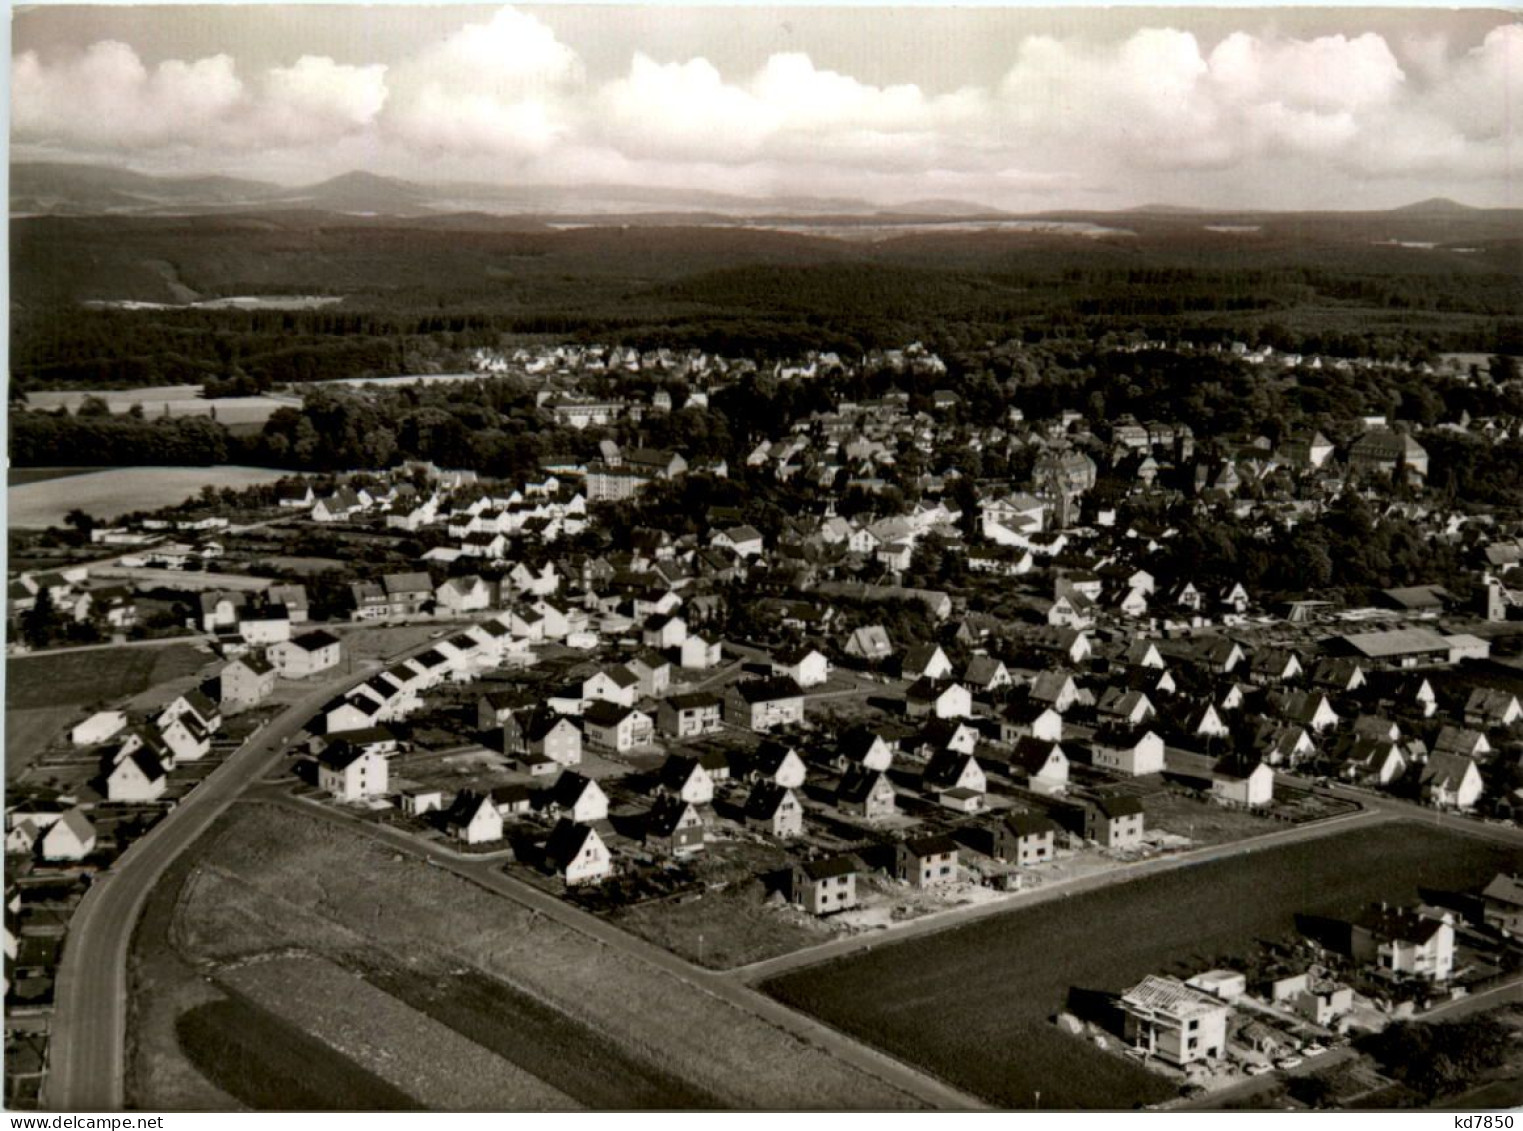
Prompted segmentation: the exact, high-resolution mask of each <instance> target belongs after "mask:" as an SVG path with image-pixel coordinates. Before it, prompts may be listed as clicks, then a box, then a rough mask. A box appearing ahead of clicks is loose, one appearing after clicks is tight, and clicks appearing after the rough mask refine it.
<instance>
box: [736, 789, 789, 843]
mask: <svg viewBox="0 0 1523 1131" xmlns="http://www.w3.org/2000/svg"><path fill="white" fill-rule="evenodd" d="M745 819H746V828H748V829H754V830H756V831H758V832H764V833H767V834H768V835H770V836H775V837H780V838H782V837H795V836H802V835H803V832H804V807H803V806H802V805H800V804H799V800H798V798H797V797H796V796H794V793H793V790H791V789H787V788H785V787H783V786H780V785H778V784H777V783H776V782H770V781H762V782H757V783H756V785H755V786H754V787H752V789H751V794H750V796H749V797H747V798H746V808H745Z"/></svg>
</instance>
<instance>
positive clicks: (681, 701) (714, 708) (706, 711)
mask: <svg viewBox="0 0 1523 1131" xmlns="http://www.w3.org/2000/svg"><path fill="white" fill-rule="evenodd" d="M656 725H657V727H659V728H660V730H661V733H663V734H668V735H671V736H672V737H674V738H694V737H697V736H698V735H703V734H715V733H717V732H718V731H720V730H722V729H723V728H724V700H723V699H722V698H721V697H720V696H718V695H716V694H714V693H713V692H711V691H694V692H691V693H689V694H686V695H673V696H672V697H671V698H669V699H663V700H662V701H661V702H660V703H659V704H658V705H657V707H656Z"/></svg>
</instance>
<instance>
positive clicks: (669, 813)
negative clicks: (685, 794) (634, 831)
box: [645, 794, 698, 837]
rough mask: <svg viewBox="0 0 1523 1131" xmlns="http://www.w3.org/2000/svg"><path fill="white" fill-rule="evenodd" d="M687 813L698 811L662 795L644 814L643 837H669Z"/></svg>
mask: <svg viewBox="0 0 1523 1131" xmlns="http://www.w3.org/2000/svg"><path fill="white" fill-rule="evenodd" d="M689 812H692V813H694V814H696V813H697V812H698V810H697V809H696V808H695V807H694V806H693V805H692V804H690V803H689V802H686V801H683V800H682V799H681V798H680V797H673V796H671V795H670V794H662V795H661V796H660V797H658V798H656V803H655V804H654V805H653V806H651V808H650V811H649V812H647V813H646V814H645V835H646V836H659V837H669V836H671V835H672V834H673V833H675V832H676V831H677V828H678V826H679V825H681V824H682V822H683V821H684V820H685V819H686V817H687V815H688V813H689Z"/></svg>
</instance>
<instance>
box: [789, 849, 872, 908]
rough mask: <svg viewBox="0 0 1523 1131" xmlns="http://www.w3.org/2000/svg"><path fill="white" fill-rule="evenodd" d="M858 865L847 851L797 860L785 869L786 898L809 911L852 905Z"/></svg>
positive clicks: (858, 862)
mask: <svg viewBox="0 0 1523 1131" xmlns="http://www.w3.org/2000/svg"><path fill="white" fill-rule="evenodd" d="M861 867H862V865H861V862H860V861H859V860H858V859H857V858H856V857H855V856H853V855H851V854H850V853H845V854H842V855H840V856H831V857H827V858H825V859H823V860H803V861H799V862H796V863H795V864H794V865H793V867H792V868H790V869H789V872H788V900H789V902H790V903H792V904H794V906H796V907H802V908H803V909H804V910H805V911H808V912H809V913H810V914H811V915H830V914H833V913H835V912H837V911H846V910H848V909H849V908H852V907H855V906H856V905H857V874H858V872H860V871H861Z"/></svg>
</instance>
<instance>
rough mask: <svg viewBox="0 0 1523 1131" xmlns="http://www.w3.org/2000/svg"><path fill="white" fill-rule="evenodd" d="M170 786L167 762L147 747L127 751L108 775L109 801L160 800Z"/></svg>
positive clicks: (107, 793)
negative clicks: (165, 764)
mask: <svg viewBox="0 0 1523 1131" xmlns="http://www.w3.org/2000/svg"><path fill="white" fill-rule="evenodd" d="M168 788H169V775H168V774H167V773H166V772H165V770H164V763H162V762H160V761H159V759H158V757H157V756H156V755H155V754H153V752H152V751H149V750H146V749H141V750H135V751H133V752H132V753H131V754H128V755H127V756H126V757H125V758H123V759H122V760H121V761H119V762H117V763H116V765H115V766H113V767H112V769H111V772H110V774H108V775H107V776H106V799H107V800H108V801H138V802H142V801H157V800H158V799H159V798H160V797H162V796H163V795H164V791H165V790H166V789H168Z"/></svg>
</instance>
